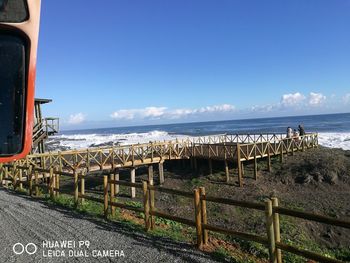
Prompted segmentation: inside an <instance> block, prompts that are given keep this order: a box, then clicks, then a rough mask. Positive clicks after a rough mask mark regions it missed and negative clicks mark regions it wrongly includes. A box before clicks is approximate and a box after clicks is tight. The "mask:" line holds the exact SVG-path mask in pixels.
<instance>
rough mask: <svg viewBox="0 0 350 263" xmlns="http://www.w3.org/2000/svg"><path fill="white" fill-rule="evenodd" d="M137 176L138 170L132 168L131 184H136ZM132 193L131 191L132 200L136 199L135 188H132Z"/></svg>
mask: <svg viewBox="0 0 350 263" xmlns="http://www.w3.org/2000/svg"><path fill="white" fill-rule="evenodd" d="M135 175H136V169H135V167H132V168H131V169H130V182H132V183H135V179H136V178H135ZM130 191H131V198H135V197H136V188H135V187H130Z"/></svg>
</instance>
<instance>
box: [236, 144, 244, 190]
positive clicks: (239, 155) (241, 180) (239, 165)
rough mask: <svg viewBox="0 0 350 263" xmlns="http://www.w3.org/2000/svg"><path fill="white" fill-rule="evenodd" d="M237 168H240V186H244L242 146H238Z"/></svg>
mask: <svg viewBox="0 0 350 263" xmlns="http://www.w3.org/2000/svg"><path fill="white" fill-rule="evenodd" d="M237 168H238V185H239V187H242V186H243V176H242V168H243V165H242V162H241V146H240V145H239V143H238V144H237Z"/></svg>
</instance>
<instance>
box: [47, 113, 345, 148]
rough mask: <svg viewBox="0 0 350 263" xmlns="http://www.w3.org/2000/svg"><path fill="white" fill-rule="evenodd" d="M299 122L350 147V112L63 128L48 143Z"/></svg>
mask: <svg viewBox="0 0 350 263" xmlns="http://www.w3.org/2000/svg"><path fill="white" fill-rule="evenodd" d="M299 124H302V125H304V128H305V131H306V132H318V133H319V144H320V145H323V146H326V147H331V148H342V149H344V150H350V113H344V114H328V115H313V116H293V117H278V118H263V119H247V120H229V121H214V122H197V123H180V124H166V125H152V126H134V127H118V128H103V129H89V130H75V131H63V132H61V133H60V134H58V135H56V136H52V137H50V139H49V140H48V143H47V145H48V149H49V150H65V149H81V148H87V147H100V146H112V145H127V144H134V143H145V142H150V141H163V140H173V139H175V138H179V139H182V138H186V137H191V136H203V135H212V134H224V133H227V134H235V133H240V134H247V133H249V134H259V133H284V132H286V130H287V127H292V128H293V129H297V128H298V125H299Z"/></svg>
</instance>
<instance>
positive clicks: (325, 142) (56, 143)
mask: <svg viewBox="0 0 350 263" xmlns="http://www.w3.org/2000/svg"><path fill="white" fill-rule="evenodd" d="M188 137H189V136H186V135H178V134H169V133H168V132H165V131H157V130H156V131H150V132H145V133H126V134H72V135H67V134H63V135H57V136H52V137H50V140H49V141H48V145H50V144H51V147H50V150H60V149H61V150H64V149H83V148H88V147H99V146H112V145H129V144H136V143H146V142H150V141H153V142H154V141H164V140H175V139H176V138H178V139H184V138H188ZM319 144H320V145H322V146H326V147H331V148H342V149H344V150H350V133H340V132H339V133H336V132H334V133H319Z"/></svg>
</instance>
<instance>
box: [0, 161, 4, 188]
mask: <svg viewBox="0 0 350 263" xmlns="http://www.w3.org/2000/svg"><path fill="white" fill-rule="evenodd" d="M3 178H4V166H3V164H2V163H0V186H2V179H3Z"/></svg>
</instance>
